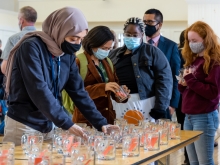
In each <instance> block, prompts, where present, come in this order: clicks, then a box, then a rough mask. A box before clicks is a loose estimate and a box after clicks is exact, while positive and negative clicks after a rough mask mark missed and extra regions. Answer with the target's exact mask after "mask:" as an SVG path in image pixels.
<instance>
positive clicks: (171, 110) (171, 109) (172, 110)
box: [169, 106, 175, 115]
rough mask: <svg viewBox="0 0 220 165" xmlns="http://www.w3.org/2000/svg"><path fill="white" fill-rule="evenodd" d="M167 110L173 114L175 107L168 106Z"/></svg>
mask: <svg viewBox="0 0 220 165" xmlns="http://www.w3.org/2000/svg"><path fill="white" fill-rule="evenodd" d="M169 110H170V114H171V115H173V113H174V112H175V108H173V107H171V106H169Z"/></svg>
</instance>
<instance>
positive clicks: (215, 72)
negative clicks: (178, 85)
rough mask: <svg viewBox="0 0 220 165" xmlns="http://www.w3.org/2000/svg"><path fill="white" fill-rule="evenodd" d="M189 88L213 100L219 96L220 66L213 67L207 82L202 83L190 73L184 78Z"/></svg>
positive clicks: (206, 79)
mask: <svg viewBox="0 0 220 165" xmlns="http://www.w3.org/2000/svg"><path fill="white" fill-rule="evenodd" d="M184 79H185V81H186V84H187V86H188V87H189V88H190V89H191V90H193V91H194V92H195V93H197V94H199V95H200V96H202V97H204V98H206V99H209V100H213V99H216V98H217V97H218V95H219V90H220V84H219V82H220V66H213V68H212V69H211V70H210V72H209V74H208V77H207V78H205V82H201V81H200V80H198V79H196V77H195V76H194V75H193V74H192V73H190V74H188V75H186V76H184Z"/></svg>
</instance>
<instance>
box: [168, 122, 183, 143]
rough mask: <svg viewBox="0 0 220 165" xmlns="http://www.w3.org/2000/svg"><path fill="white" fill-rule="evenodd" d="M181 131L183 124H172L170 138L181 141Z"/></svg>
mask: <svg viewBox="0 0 220 165" xmlns="http://www.w3.org/2000/svg"><path fill="white" fill-rule="evenodd" d="M180 130H181V124H179V123H176V122H172V123H171V124H170V138H171V139H180Z"/></svg>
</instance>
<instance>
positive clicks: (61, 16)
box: [5, 7, 88, 95]
mask: <svg viewBox="0 0 220 165" xmlns="http://www.w3.org/2000/svg"><path fill="white" fill-rule="evenodd" d="M83 30H88V23H87V21H86V18H85V16H84V15H83V13H82V12H81V11H80V10H79V9H77V8H73V7H64V8H62V9H59V10H56V11H54V12H53V13H51V14H50V15H49V16H48V17H47V18H46V20H45V21H44V22H43V25H42V31H35V32H30V33H27V34H26V35H25V36H24V37H23V38H22V39H21V40H20V41H19V42H18V43H17V44H16V45H15V47H14V48H13V49H12V50H11V52H10V55H9V58H8V62H7V67H6V74H5V75H6V88H5V91H6V94H7V95H8V94H9V86H10V79H11V72H12V65H13V60H14V55H15V53H16V51H17V49H18V48H19V46H20V45H21V43H22V42H23V41H24V40H25V39H27V38H29V37H32V36H38V37H40V38H41V39H42V41H43V42H44V43H45V44H46V45H47V48H48V50H49V51H50V52H51V54H53V55H54V56H60V55H62V54H63V51H62V50H61V44H62V42H63V41H64V38H65V37H68V36H75V35H76V34H77V33H80V32H82V31H83ZM20 55H21V54H20Z"/></svg>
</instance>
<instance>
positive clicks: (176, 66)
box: [170, 44, 181, 108]
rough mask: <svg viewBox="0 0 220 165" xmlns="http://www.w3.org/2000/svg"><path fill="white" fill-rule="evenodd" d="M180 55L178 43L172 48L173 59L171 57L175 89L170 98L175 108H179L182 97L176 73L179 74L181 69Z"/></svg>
mask: <svg viewBox="0 0 220 165" xmlns="http://www.w3.org/2000/svg"><path fill="white" fill-rule="evenodd" d="M180 64H181V60H180V55H179V51H178V48H177V45H176V44H174V46H173V48H172V54H171V59H170V67H171V71H172V76H173V90H172V96H171V100H170V106H171V107H173V108H177V107H178V104H179V98H180V93H179V91H178V81H177V79H176V75H177V76H178V75H179V70H180Z"/></svg>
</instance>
